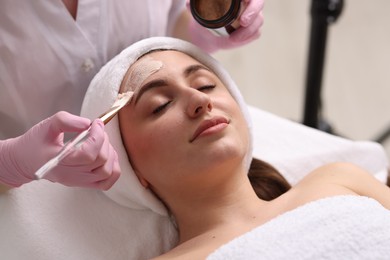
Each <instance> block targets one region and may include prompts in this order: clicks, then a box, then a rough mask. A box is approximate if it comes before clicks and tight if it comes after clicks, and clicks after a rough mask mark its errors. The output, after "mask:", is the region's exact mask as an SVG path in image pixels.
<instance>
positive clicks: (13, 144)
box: [0, 112, 120, 190]
mask: <svg viewBox="0 0 390 260" xmlns="http://www.w3.org/2000/svg"><path fill="white" fill-rule="evenodd" d="M90 123H91V122H90V120H89V119H86V118H82V117H78V116H75V115H72V114H69V113H67V112H58V113H57V114H55V115H53V116H52V117H49V118H47V119H45V120H43V121H42V122H40V123H38V124H37V125H35V126H34V127H32V128H31V129H30V130H29V131H27V132H26V133H25V134H24V135H21V136H19V137H17V138H12V139H8V140H5V141H0V182H2V183H5V184H7V185H9V186H11V187H19V186H21V185H23V184H25V183H28V182H30V181H32V180H34V179H35V177H34V173H35V171H36V170H38V169H39V168H40V167H41V166H42V165H44V164H45V163H46V162H47V161H49V160H50V159H51V158H53V157H54V156H56V155H57V153H58V152H59V151H60V150H61V148H62V147H63V145H64V143H63V136H64V132H81V131H83V130H85V129H87V128H88V127H89V126H90ZM119 175H120V166H119V162H118V156H117V154H116V152H115V150H114V148H113V147H112V146H111V144H110V142H109V140H108V136H107V134H106V133H105V132H104V124H103V122H102V121H101V120H94V121H93V122H92V125H91V130H90V134H89V136H88V138H87V140H86V141H85V142H84V143H83V144H82V145H81V147H79V148H78V149H77V150H75V151H72V152H71V153H70V154H68V155H67V156H66V157H65V158H63V159H62V161H61V162H60V163H59V165H57V166H56V167H55V168H53V169H52V170H51V171H50V172H48V173H47V175H46V176H45V179H47V180H50V181H52V182H58V183H61V184H63V185H66V186H76V187H88V188H97V189H103V190H107V189H109V188H110V187H111V186H112V185H113V184H114V183H115V182H116V180H117V179H118V178H119Z"/></svg>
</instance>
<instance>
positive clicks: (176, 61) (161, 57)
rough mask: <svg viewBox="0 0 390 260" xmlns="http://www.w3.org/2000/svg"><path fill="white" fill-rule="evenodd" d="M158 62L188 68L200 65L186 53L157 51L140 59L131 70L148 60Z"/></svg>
mask: <svg viewBox="0 0 390 260" xmlns="http://www.w3.org/2000/svg"><path fill="white" fill-rule="evenodd" d="M148 59H149V60H158V61H161V62H163V63H164V65H165V66H173V67H179V66H181V65H182V66H186V65H187V64H188V63H191V64H193V63H200V62H198V61H197V60H196V59H194V58H192V57H191V56H189V55H188V54H186V53H183V52H180V51H175V50H155V51H152V52H150V53H148V54H146V55H144V56H143V57H142V58H140V59H139V60H138V61H137V62H135V63H134V64H133V65H132V66H131V67H130V69H132V68H133V69H134V67H137V66H140V64H142V63H145V61H147V60H148Z"/></svg>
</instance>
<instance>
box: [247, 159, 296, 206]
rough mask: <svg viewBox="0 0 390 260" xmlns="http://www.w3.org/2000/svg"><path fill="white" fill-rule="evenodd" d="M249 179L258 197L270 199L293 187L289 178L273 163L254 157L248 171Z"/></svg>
mask: <svg viewBox="0 0 390 260" xmlns="http://www.w3.org/2000/svg"><path fill="white" fill-rule="evenodd" d="M248 178H249V181H250V182H251V184H252V187H253V189H254V190H255V192H256V194H257V197H259V198H260V199H263V200H266V201H270V200H273V199H275V198H277V197H279V196H280V195H282V194H283V193H285V192H286V191H288V190H289V189H290V188H291V185H290V184H289V183H288V182H287V180H286V179H285V178H284V177H283V176H282V175H281V174H280V173H279V171H278V170H276V169H275V168H274V167H273V166H272V165H270V164H269V163H266V162H264V161H262V160H259V159H256V158H253V160H252V162H251V166H250V168H249V173H248Z"/></svg>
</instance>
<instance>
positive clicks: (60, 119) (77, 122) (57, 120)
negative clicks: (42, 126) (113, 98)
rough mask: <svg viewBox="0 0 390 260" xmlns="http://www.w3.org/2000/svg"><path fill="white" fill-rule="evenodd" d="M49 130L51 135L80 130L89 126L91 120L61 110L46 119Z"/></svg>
mask: <svg viewBox="0 0 390 260" xmlns="http://www.w3.org/2000/svg"><path fill="white" fill-rule="evenodd" d="M46 123H48V124H49V126H50V129H49V130H50V131H51V133H52V134H53V135H58V134H60V133H63V132H80V131H82V130H85V129H87V128H88V127H89V125H90V123H91V121H90V120H89V119H87V118H84V117H79V116H75V115H72V114H70V113H68V112H65V111H61V112H58V113H56V114H55V115H53V116H51V117H50V118H48V119H47V122H46Z"/></svg>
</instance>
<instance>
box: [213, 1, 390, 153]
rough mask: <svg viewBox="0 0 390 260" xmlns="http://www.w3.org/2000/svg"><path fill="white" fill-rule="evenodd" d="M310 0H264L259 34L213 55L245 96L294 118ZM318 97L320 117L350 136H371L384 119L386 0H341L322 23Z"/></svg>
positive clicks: (388, 84)
mask: <svg viewBox="0 0 390 260" xmlns="http://www.w3.org/2000/svg"><path fill="white" fill-rule="evenodd" d="M310 6H311V1H310V0H293V1H292V0H266V1H265V7H264V17H265V22H264V25H263V28H262V36H261V37H260V39H258V40H256V41H255V42H253V43H251V44H249V45H247V46H245V47H241V48H239V49H235V50H228V51H220V52H218V53H216V54H215V55H214V56H215V57H216V58H217V59H219V60H220V61H221V62H222V63H223V64H224V65H225V67H226V68H227V69H228V70H229V72H230V73H231V74H232V76H233V78H234V79H235V80H236V82H237V83H238V85H239V86H240V88H241V89H242V91H243V94H244V97H245V98H246V100H247V102H248V103H249V104H251V105H254V106H257V107H260V108H262V109H264V110H267V111H270V112H272V113H275V114H277V115H280V116H283V117H286V118H290V119H293V120H296V121H301V120H302V115H303V102H304V91H305V79H306V65H307V53H308V45H309V31H310V22H311V18H310ZM322 100H323V105H324V107H323V112H324V114H325V118H326V119H327V121H328V122H329V123H330V124H331V125H332V126H333V127H334V128H335V130H336V132H338V133H340V134H341V135H344V136H347V137H349V138H351V139H359V140H361V139H372V138H374V137H375V136H377V135H378V134H379V132H381V131H382V130H384V129H385V128H386V127H387V126H389V125H390V1H389V0H371V1H368V0H345V5H344V8H343V13H342V14H341V16H340V17H339V19H338V21H337V22H336V23H334V24H332V25H330V26H329V31H328V41H327V52H326V63H325V70H324V78H323V85H322ZM388 143H390V140H388V141H387V142H386V144H388ZM388 146H389V147H390V144H389V145H388ZM388 151H389V154H390V149H388Z"/></svg>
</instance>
